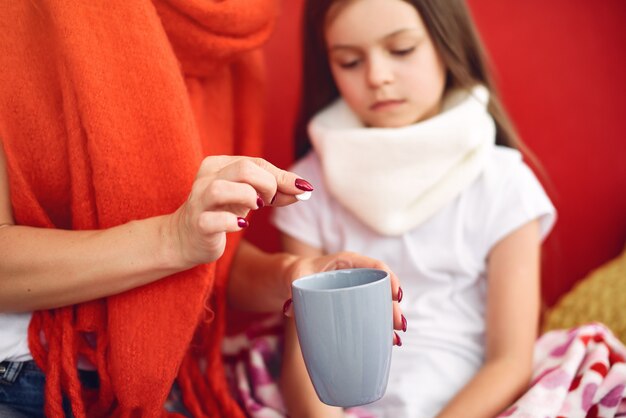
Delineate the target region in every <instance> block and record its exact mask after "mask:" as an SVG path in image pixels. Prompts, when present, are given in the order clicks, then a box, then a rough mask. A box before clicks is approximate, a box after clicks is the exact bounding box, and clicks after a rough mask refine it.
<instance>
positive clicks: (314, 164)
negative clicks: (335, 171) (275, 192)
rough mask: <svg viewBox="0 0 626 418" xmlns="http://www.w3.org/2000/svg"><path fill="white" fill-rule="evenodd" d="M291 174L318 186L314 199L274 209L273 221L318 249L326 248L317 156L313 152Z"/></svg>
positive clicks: (315, 188) (322, 186)
mask: <svg viewBox="0 0 626 418" xmlns="http://www.w3.org/2000/svg"><path fill="white" fill-rule="evenodd" d="M290 171H292V172H294V173H296V174H298V175H299V176H300V177H302V178H303V179H305V180H307V181H308V182H309V183H311V184H312V185H313V187H314V191H313V193H312V194H311V198H310V199H309V200H306V201H302V202H300V201H298V202H296V203H293V204H291V205H289V206H283V207H277V208H274V210H273V213H272V215H271V218H270V221H271V222H272V224H273V225H274V226H275V227H276V228H278V230H279V231H280V232H281V233H283V234H286V235H289V236H291V237H292V238H295V239H297V240H299V241H301V242H303V243H305V244H308V245H310V246H312V247H315V248H323V240H322V231H321V229H322V228H321V225H320V223H321V218H322V214H323V209H324V198H325V192H324V183H323V178H322V175H321V171H320V167H319V163H318V159H317V156H316V155H315V154H314V153H313V152H309V154H307V155H306V156H305V157H303V158H302V159H301V160H300V161H298V162H297V163H296V164H295V165H294V166H293V167H292V168H291V169H290Z"/></svg>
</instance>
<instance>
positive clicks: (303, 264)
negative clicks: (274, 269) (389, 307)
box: [283, 252, 407, 345]
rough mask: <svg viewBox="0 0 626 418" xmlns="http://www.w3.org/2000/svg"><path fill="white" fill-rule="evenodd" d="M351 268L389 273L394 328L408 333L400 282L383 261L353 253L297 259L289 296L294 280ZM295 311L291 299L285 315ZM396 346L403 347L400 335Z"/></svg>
mask: <svg viewBox="0 0 626 418" xmlns="http://www.w3.org/2000/svg"><path fill="white" fill-rule="evenodd" d="M349 268H374V269H380V270H385V271H386V272H388V273H389V277H390V279H391V297H392V299H393V326H394V329H396V330H401V331H406V328H407V323H406V319H405V318H404V315H402V310H401V309H400V305H399V302H400V301H401V300H402V288H401V287H400V281H399V280H398V278H397V277H396V275H395V274H394V273H393V272H392V271H391V269H390V268H389V267H388V266H387V265H386V264H385V263H383V262H382V261H379V260H375V259H373V258H369V257H365V256H363V255H360V254H357V253H351V252H340V253H335V254H329V255H323V256H317V257H296V258H295V259H294V261H293V262H292V263H291V265H290V267H289V269H288V273H287V275H286V277H287V287H288V294H291V282H293V281H294V280H296V279H298V278H300V277H303V276H306V275H309V274H314V273H319V272H322V271H330V270H341V269H349ZM292 312H293V309H292V307H291V299H289V300H287V302H285V305H284V307H283V313H284V314H285V315H286V316H289V317H291V316H292V314H293V313H292ZM394 334H395V335H394V344H396V345H402V340H401V339H400V337H399V336H398V334H396V333H394Z"/></svg>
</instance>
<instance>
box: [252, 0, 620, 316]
mask: <svg viewBox="0 0 626 418" xmlns="http://www.w3.org/2000/svg"><path fill="white" fill-rule="evenodd" d="M313 1H315V0H313ZM469 4H470V8H471V10H472V12H473V14H474V17H475V20H476V22H477V25H478V28H479V31H480V33H481V35H482V38H483V40H484V41H485V44H486V46H487V49H488V51H489V53H490V57H491V61H492V65H493V67H494V69H495V74H496V80H497V83H498V85H499V86H500V90H501V93H502V96H503V101H504V103H505V105H506V106H507V109H508V110H509V112H510V114H511V116H512V118H513V120H514V122H515V124H516V126H517V128H518V130H519V132H520V134H521V136H522V138H523V139H524V140H525V142H526V143H527V144H528V146H529V147H530V148H531V150H533V152H534V153H535V154H536V156H537V157H538V159H539V160H540V161H541V164H542V165H543V168H544V169H545V171H546V173H547V177H548V179H549V182H550V183H551V184H547V187H548V190H549V192H550V194H551V197H552V198H553V200H554V203H555V205H556V207H557V210H558V214H559V219H558V222H557V226H556V228H555V230H554V231H553V233H552V235H551V236H550V238H549V239H548V240H547V242H546V244H545V256H544V266H543V292H544V299H545V301H546V303H547V304H548V305H553V304H554V303H555V302H556V300H557V299H558V298H559V297H560V296H561V295H563V294H564V293H565V292H566V291H568V290H569V289H570V288H571V287H572V286H573V285H574V284H575V283H576V282H577V281H578V280H580V279H581V278H583V277H584V276H585V275H586V274H587V273H588V272H589V271H590V270H592V269H594V268H596V267H598V266H600V265H601V264H602V263H604V262H606V261H607V260H609V259H611V258H613V257H615V256H617V255H618V254H619V253H620V251H621V250H622V248H623V247H624V244H625V243H626V29H625V28H624V22H626V2H625V1H623V0H603V1H600V2H590V1H589V0H551V1H549V2H546V1H543V0H526V1H521V2H515V1H502V0H470V1H469ZM302 5H303V0H284V1H283V9H282V12H281V17H280V20H279V22H278V26H277V27H276V31H275V33H274V35H273V37H272V39H271V40H270V42H269V43H268V45H267V47H266V53H267V57H268V59H267V64H268V78H269V88H268V98H267V100H268V106H267V109H268V110H269V112H268V115H267V148H266V155H265V156H266V157H267V158H268V159H269V160H270V161H272V162H274V163H275V164H276V165H279V166H283V167H287V166H289V165H290V164H291V162H292V158H293V157H292V155H293V151H292V150H293V148H292V129H293V124H294V119H295V116H296V110H297V106H298V98H299V85H300V70H301V65H300V50H299V49H300V44H299V35H300V12H301V9H302ZM261 212H264V211H261ZM267 219H268V214H267V212H266V211H265V213H259V214H257V215H256V216H255V217H254V218H253V223H252V225H251V228H250V229H249V231H248V238H249V239H250V240H251V241H253V242H254V243H256V244H258V245H259V246H261V247H262V248H264V249H267V250H276V249H278V247H279V245H278V239H277V234H276V232H275V231H274V230H273V229H272V227H271V226H270V225H269V224H268V222H267ZM624 280H626V277H625V278H624Z"/></svg>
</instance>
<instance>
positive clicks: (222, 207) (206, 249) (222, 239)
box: [169, 156, 313, 268]
mask: <svg viewBox="0 0 626 418" xmlns="http://www.w3.org/2000/svg"><path fill="white" fill-rule="evenodd" d="M311 190H313V187H312V186H311V185H310V184H309V183H308V182H306V181H305V180H302V179H300V178H298V176H297V175H295V174H293V173H290V172H288V171H284V170H281V169H279V168H277V167H275V166H274V165H272V164H270V163H269V162H267V161H265V160H263V159H261V158H250V157H232V156H213V157H207V158H205V159H204V161H203V162H202V164H201V166H200V169H199V170H198V174H197V176H196V179H195V181H194V184H193V186H192V189H191V193H190V194H189V197H188V199H187V201H186V202H185V203H184V204H183V205H182V206H181V207H180V208H179V209H178V210H177V211H176V212H175V213H173V214H172V216H171V219H170V222H169V225H170V228H169V234H170V237H171V239H172V242H173V243H174V244H173V247H174V248H173V249H174V251H175V254H176V256H177V257H178V260H179V261H180V263H181V264H182V265H183V266H185V267H187V268H190V267H193V266H195V265H198V264H203V263H209V262H212V261H215V260H216V259H218V258H219V257H220V256H221V255H222V254H223V252H224V247H225V245H226V233H227V232H235V231H239V230H241V229H242V228H245V227H246V226H248V222H247V221H246V219H245V218H246V216H247V215H248V212H249V211H250V210H256V209H259V208H261V207H263V206H265V205H266V204H272V205H275V206H283V205H287V204H290V203H293V202H295V201H296V198H295V195H297V194H301V193H303V192H305V191H311Z"/></svg>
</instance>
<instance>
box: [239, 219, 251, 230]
mask: <svg viewBox="0 0 626 418" xmlns="http://www.w3.org/2000/svg"><path fill="white" fill-rule="evenodd" d="M237 225H239V228H247V227H248V225H249V224H248V221H246V220H245V219H243V218H237Z"/></svg>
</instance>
